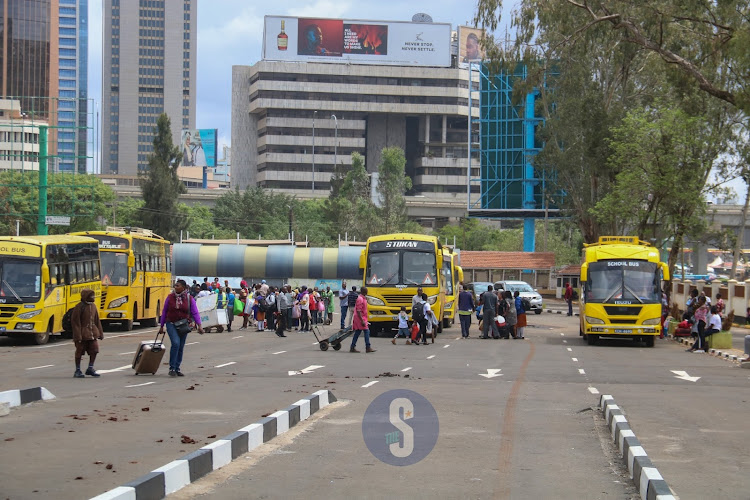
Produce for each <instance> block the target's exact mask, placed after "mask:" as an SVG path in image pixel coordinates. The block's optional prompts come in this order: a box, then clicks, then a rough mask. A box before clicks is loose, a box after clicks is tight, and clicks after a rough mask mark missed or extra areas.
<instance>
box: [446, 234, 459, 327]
mask: <svg viewBox="0 0 750 500" xmlns="http://www.w3.org/2000/svg"><path fill="white" fill-rule="evenodd" d="M443 278H444V279H445V310H444V312H443V327H444V328H450V326H451V325H452V324H453V323H454V322H455V321H456V311H457V310H458V285H459V283H461V282H462V281H463V279H464V272H463V270H462V269H461V266H459V265H458V254H457V253H456V252H455V251H452V250H451V249H449V248H447V247H443Z"/></svg>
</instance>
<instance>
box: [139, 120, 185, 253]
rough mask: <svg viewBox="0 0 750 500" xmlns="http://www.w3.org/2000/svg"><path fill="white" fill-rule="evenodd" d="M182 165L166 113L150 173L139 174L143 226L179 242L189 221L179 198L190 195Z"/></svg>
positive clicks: (159, 126) (159, 127)
mask: <svg viewBox="0 0 750 500" xmlns="http://www.w3.org/2000/svg"><path fill="white" fill-rule="evenodd" d="M181 161H182V153H181V152H180V148H179V147H178V146H176V145H175V144H174V143H173V142H172V127H171V123H170V120H169V117H168V116H167V114H166V113H162V114H161V115H160V116H159V118H158V119H157V121H156V128H155V130H154V151H153V153H151V155H150V156H149V160H148V170H147V171H146V172H139V178H140V182H141V193H142V195H143V201H144V206H143V210H142V212H143V213H142V219H143V224H144V225H145V226H146V228H147V229H151V230H152V231H154V232H155V233H157V234H159V235H161V236H163V237H165V238H167V239H169V240H172V241H176V240H177V239H178V238H179V236H180V230H181V229H184V228H186V220H185V219H184V218H182V217H176V215H178V210H177V208H178V203H179V201H178V200H179V196H180V195H181V194H184V193H186V192H187V189H186V188H185V185H184V184H183V183H182V181H181V180H180V179H179V178H178V177H177V167H178V166H179V165H180V162H181Z"/></svg>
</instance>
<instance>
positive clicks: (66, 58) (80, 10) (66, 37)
mask: <svg viewBox="0 0 750 500" xmlns="http://www.w3.org/2000/svg"><path fill="white" fill-rule="evenodd" d="M88 2H89V0H59V40H60V45H59V63H60V64H59V70H58V71H59V75H58V76H59V94H58V97H59V100H58V105H57V125H58V127H60V129H58V134H57V156H58V159H57V168H56V169H57V170H58V171H60V172H75V171H77V172H79V173H86V160H87V145H88V142H89V141H88V133H89V127H88V117H89V109H88V106H89V101H88V49H89V14H88V12H89V5H88Z"/></svg>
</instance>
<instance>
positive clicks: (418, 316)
mask: <svg viewBox="0 0 750 500" xmlns="http://www.w3.org/2000/svg"><path fill="white" fill-rule="evenodd" d="M411 319H413V320H414V321H416V322H420V321H424V302H417V303H416V304H414V307H412V308H411Z"/></svg>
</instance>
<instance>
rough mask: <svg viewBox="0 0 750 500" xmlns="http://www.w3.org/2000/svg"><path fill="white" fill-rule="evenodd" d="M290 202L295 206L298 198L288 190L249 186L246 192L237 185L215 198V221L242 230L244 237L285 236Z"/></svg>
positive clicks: (274, 237)
mask: <svg viewBox="0 0 750 500" xmlns="http://www.w3.org/2000/svg"><path fill="white" fill-rule="evenodd" d="M290 206H291V207H292V208H294V207H295V200H294V198H292V197H291V196H289V195H286V194H279V193H272V192H269V191H266V190H264V189H263V188H261V187H249V188H247V189H246V190H245V191H244V192H241V191H239V190H238V189H235V190H233V191H230V192H228V193H226V194H224V195H222V196H220V197H219V198H218V199H217V200H216V205H215V207H214V209H213V217H214V223H215V224H216V226H217V228H219V229H225V230H229V231H232V232H233V234H236V233H237V232H239V233H240V236H241V237H242V238H248V239H255V238H258V235H260V236H261V238H264V239H286V238H287V237H288V232H289V231H288V227H289V225H288V220H289V219H288V217H289V207H290ZM295 212H296V210H295ZM191 234H192V232H191Z"/></svg>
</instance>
